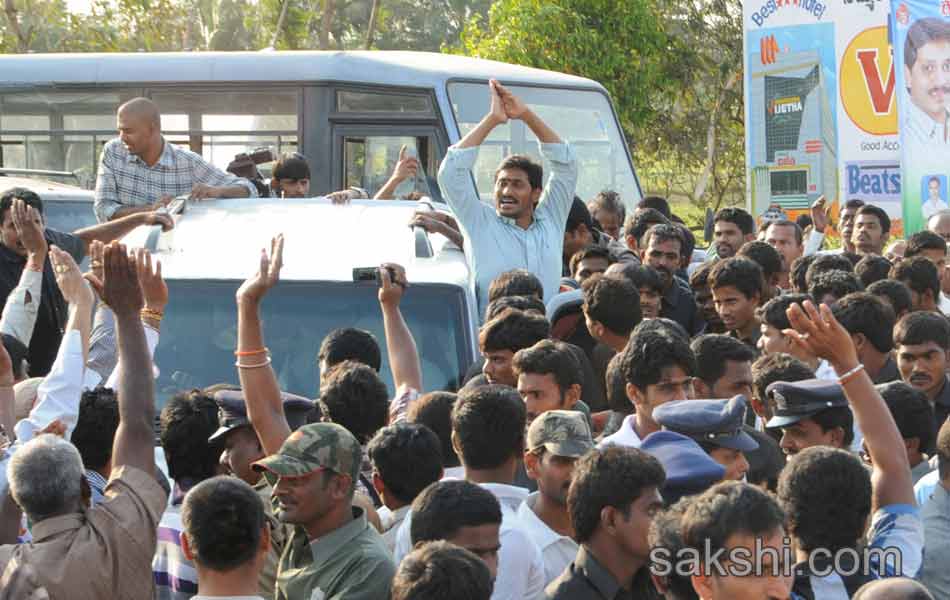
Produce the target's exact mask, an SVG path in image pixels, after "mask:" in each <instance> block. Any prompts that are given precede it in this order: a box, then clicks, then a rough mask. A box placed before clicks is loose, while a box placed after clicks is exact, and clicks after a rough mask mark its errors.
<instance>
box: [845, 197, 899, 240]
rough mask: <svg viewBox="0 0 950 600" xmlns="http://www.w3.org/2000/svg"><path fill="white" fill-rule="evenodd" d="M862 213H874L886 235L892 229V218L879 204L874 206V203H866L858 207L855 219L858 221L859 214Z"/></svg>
mask: <svg viewBox="0 0 950 600" xmlns="http://www.w3.org/2000/svg"><path fill="white" fill-rule="evenodd" d="M860 215H873V216H874V217H877V222H878V224H879V225H880V226H881V231H882V232H884V235H885V236H886V235H887V234H888V233H890V231H891V218H890V217H888V216H887V213H886V212H884V209H883V208H881V207H879V206H874V205H873V204H865V205H864V206H862V207H861V208H859V209H858V212H857V213H855V215H854V219H855V221H857V219H858V216H860Z"/></svg>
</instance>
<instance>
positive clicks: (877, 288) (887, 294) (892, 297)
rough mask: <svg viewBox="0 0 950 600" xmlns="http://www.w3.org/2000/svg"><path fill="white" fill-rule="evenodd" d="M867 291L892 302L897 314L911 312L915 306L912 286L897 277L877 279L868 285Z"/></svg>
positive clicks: (889, 302)
mask: <svg viewBox="0 0 950 600" xmlns="http://www.w3.org/2000/svg"><path fill="white" fill-rule="evenodd" d="M867 292H868V293H869V294H874V295H875V296H877V297H878V298H881V299H882V300H885V301H886V302H887V303H888V304H890V305H891V308H892V309H894V315H895V316H896V315H902V314H904V313H907V312H910V310H911V309H912V308H913V306H914V299H913V297H912V296H911V295H910V288H909V287H907V286H906V285H905V284H904V283H902V282H900V281H897V280H896V279H882V280H880V281H875V282H874V283H872V284H871V285H869V286H868V289H867Z"/></svg>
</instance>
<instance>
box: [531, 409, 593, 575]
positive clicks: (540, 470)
mask: <svg viewBox="0 0 950 600" xmlns="http://www.w3.org/2000/svg"><path fill="white" fill-rule="evenodd" d="M593 447H594V440H593V439H592V438H591V434H590V429H589V428H588V426H587V421H586V420H585V419H584V415H582V414H581V413H579V412H577V411H571V410H549V411H547V412H545V413H543V414H541V415H540V416H538V418H536V419H535V420H534V422H532V423H531V426H530V427H529V428H528V442H527V449H526V450H525V453H524V463H525V470H526V471H527V472H528V477H530V478H531V479H533V480H535V481H537V482H538V491H537V492H534V493H533V494H530V495H529V496H528V497H527V498H526V499H525V501H524V502H523V503H522V504H521V506H519V507H518V517H519V518H520V519H521V524H522V525H523V526H524V529H525V531H526V532H527V534H528V536H529V537H530V538H531V540H532V541H534V543H535V544H537V545H538V548H540V549H541V555H542V556H543V557H544V584H545V586H546V585H547V584H549V583H551V582H552V581H554V580H555V579H557V577H558V575H560V574H561V573H563V572H564V569H566V568H567V566H568V565H570V564H571V561H573V560H574V557H575V556H577V542H575V541H574V540H573V536H574V527H573V526H572V525H571V515H570V513H569V512H568V510H567V490H568V488H569V487H570V485H571V475H572V474H573V472H574V463H575V462H577V459H578V458H580V457H581V456H583V455H584V454H586V453H587V451H588V450H590V449H591V448H593Z"/></svg>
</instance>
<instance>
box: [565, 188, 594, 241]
mask: <svg viewBox="0 0 950 600" xmlns="http://www.w3.org/2000/svg"><path fill="white" fill-rule="evenodd" d="M581 225H583V226H585V227H587V231H590V232H593V231H594V219H593V218H592V217H591V216H590V211H589V210H587V205H585V204H584V201H583V200H581V199H580V198H578V197H577V196H574V202H572V203H571V212H569V213H568V214H567V223H566V224H565V225H564V232H565V233H573V232H574V231H577V228H578V227H580V226H581Z"/></svg>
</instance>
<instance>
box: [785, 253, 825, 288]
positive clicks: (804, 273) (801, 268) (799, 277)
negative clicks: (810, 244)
mask: <svg viewBox="0 0 950 600" xmlns="http://www.w3.org/2000/svg"><path fill="white" fill-rule="evenodd" d="M819 256H822V255H819V254H804V255H802V256H799V257H798V258H796V259H795V260H793V261H792V266H791V267H789V269H788V276H789V279H790V280H791V283H792V286H793V287H794V288H795V291H796V292H798V293H799V294H807V293H808V269H809V267H811V265H812V264H813V263H814V262H815V260H816V259H817V258H818V257H819Z"/></svg>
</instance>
